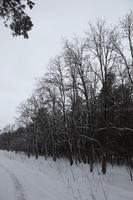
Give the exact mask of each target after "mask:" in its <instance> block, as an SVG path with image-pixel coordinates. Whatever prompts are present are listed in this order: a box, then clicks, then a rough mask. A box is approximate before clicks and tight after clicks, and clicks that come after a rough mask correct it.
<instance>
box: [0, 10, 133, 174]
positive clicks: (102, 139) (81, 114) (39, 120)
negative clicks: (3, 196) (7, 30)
mask: <svg viewBox="0 0 133 200" xmlns="http://www.w3.org/2000/svg"><path fill="white" fill-rule="evenodd" d="M18 112H19V117H17V121H16V124H17V128H16V129H12V128H11V127H10V126H8V127H6V128H5V129H4V130H3V132H2V134H1V135H0V148H1V149H7V150H15V151H16V152H17V151H24V152H26V153H27V155H28V156H29V157H30V155H35V156H36V158H38V156H39V155H42V156H45V159H47V157H48V156H51V157H53V160H54V161H56V159H58V158H61V157H65V158H68V159H69V161H70V164H71V165H72V164H73V162H76V163H77V162H84V163H88V164H89V166H90V171H93V169H94V165H95V164H96V163H101V166H102V172H103V173H104V174H105V173H106V170H107V163H111V164H112V165H114V164H118V165H120V164H126V165H127V166H128V167H130V169H132V168H133V12H132V11H130V12H128V13H127V14H126V16H125V17H124V18H122V19H121V20H120V22H119V24H117V25H116V26H112V25H111V26H110V25H108V24H107V23H106V21H102V20H98V21H97V22H96V23H95V24H92V23H90V24H89V28H88V30H87V32H86V33H85V37H84V38H78V37H74V38H73V39H71V40H64V42H63V48H62V52H61V53H60V54H59V55H58V56H56V57H55V58H54V59H52V60H51V61H50V64H49V66H48V68H47V73H45V74H44V75H43V76H42V77H41V78H40V79H39V81H38V83H37V86H36V88H35V89H34V92H33V94H32V96H31V97H29V98H28V99H27V100H26V101H24V102H23V103H22V104H21V105H20V106H19V108H18Z"/></svg>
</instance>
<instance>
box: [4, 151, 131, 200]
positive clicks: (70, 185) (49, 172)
mask: <svg viewBox="0 0 133 200" xmlns="http://www.w3.org/2000/svg"><path fill="white" fill-rule="evenodd" d="M0 200H133V182H131V181H130V177H129V174H128V172H127V170H126V169H125V168H124V167H120V168H118V167H114V168H112V167H109V169H108V173H107V174H106V175H105V176H103V175H101V173H100V168H98V167H97V168H96V170H95V172H94V173H91V174H90V172H89V167H88V165H84V164H79V165H77V166H76V165H73V166H72V167H70V166H69V163H68V162H67V161H66V160H60V161H57V162H53V161H52V159H48V160H47V161H45V160H44V158H43V157H39V159H38V160H36V159H35V158H33V157H32V158H30V159H28V158H27V157H26V156H25V155H23V154H15V153H11V152H6V151H0Z"/></svg>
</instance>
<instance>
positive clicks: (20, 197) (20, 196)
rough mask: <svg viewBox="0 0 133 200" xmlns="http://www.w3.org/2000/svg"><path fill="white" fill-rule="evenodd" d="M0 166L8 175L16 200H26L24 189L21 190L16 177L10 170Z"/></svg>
mask: <svg viewBox="0 0 133 200" xmlns="http://www.w3.org/2000/svg"><path fill="white" fill-rule="evenodd" d="M0 165H1V166H2V168H4V170H5V171H6V172H7V173H8V174H9V176H10V178H11V180H12V182H13V184H14V187H15V192H16V200H26V199H25V195H24V189H23V187H22V185H21V183H20V182H19V180H18V178H17V177H16V175H15V174H14V173H13V172H11V171H10V170H8V169H7V168H6V167H4V165H3V164H2V163H0Z"/></svg>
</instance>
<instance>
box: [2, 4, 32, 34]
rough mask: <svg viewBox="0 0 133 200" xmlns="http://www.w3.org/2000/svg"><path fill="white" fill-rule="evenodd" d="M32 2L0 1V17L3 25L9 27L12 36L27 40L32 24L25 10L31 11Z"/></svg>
mask: <svg viewBox="0 0 133 200" xmlns="http://www.w3.org/2000/svg"><path fill="white" fill-rule="evenodd" d="M33 6H34V2H33V1H31V0H0V17H1V18H2V19H3V20H4V25H5V26H6V27H9V28H10V29H11V31H12V34H13V36H20V35H22V36H24V38H28V31H30V30H31V28H32V26H33V23H32V21H31V18H30V17H29V16H28V14H27V13H26V11H25V10H26V8H27V7H28V8H30V9H32V8H33Z"/></svg>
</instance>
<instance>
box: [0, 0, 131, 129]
mask: <svg viewBox="0 0 133 200" xmlns="http://www.w3.org/2000/svg"><path fill="white" fill-rule="evenodd" d="M132 8H133V0H37V3H36V6H35V7H34V9H33V10H32V12H31V16H32V21H33V23H34V28H33V29H32V31H31V33H30V39H28V40H24V39H22V38H21V37H17V38H13V37H12V36H11V33H10V31H9V30H8V29H5V28H4V27H3V24H2V22H1V28H0V46H1V50H0V128H3V127H4V126H5V125H6V124H9V123H13V122H14V117H15V113H16V108H17V106H18V105H19V104H20V103H21V102H22V101H23V100H25V99H26V98H27V97H28V96H29V95H30V94H31V93H32V90H33V88H34V86H35V82H36V81H35V79H36V78H38V77H40V76H42V75H43V74H44V73H45V71H46V66H47V65H48V63H49V60H50V58H53V57H55V56H56V55H57V54H58V53H59V52H60V50H61V46H62V44H61V41H62V38H63V37H66V38H71V37H72V36H73V35H74V33H76V34H77V35H79V36H83V34H84V31H86V30H87V27H88V22H89V21H90V20H91V21H92V22H93V21H95V20H96V19H97V18H99V17H100V18H106V19H107V20H108V21H109V22H110V23H115V22H117V21H118V19H119V17H122V16H124V15H125V13H126V12H127V11H128V10H129V9H132Z"/></svg>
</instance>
